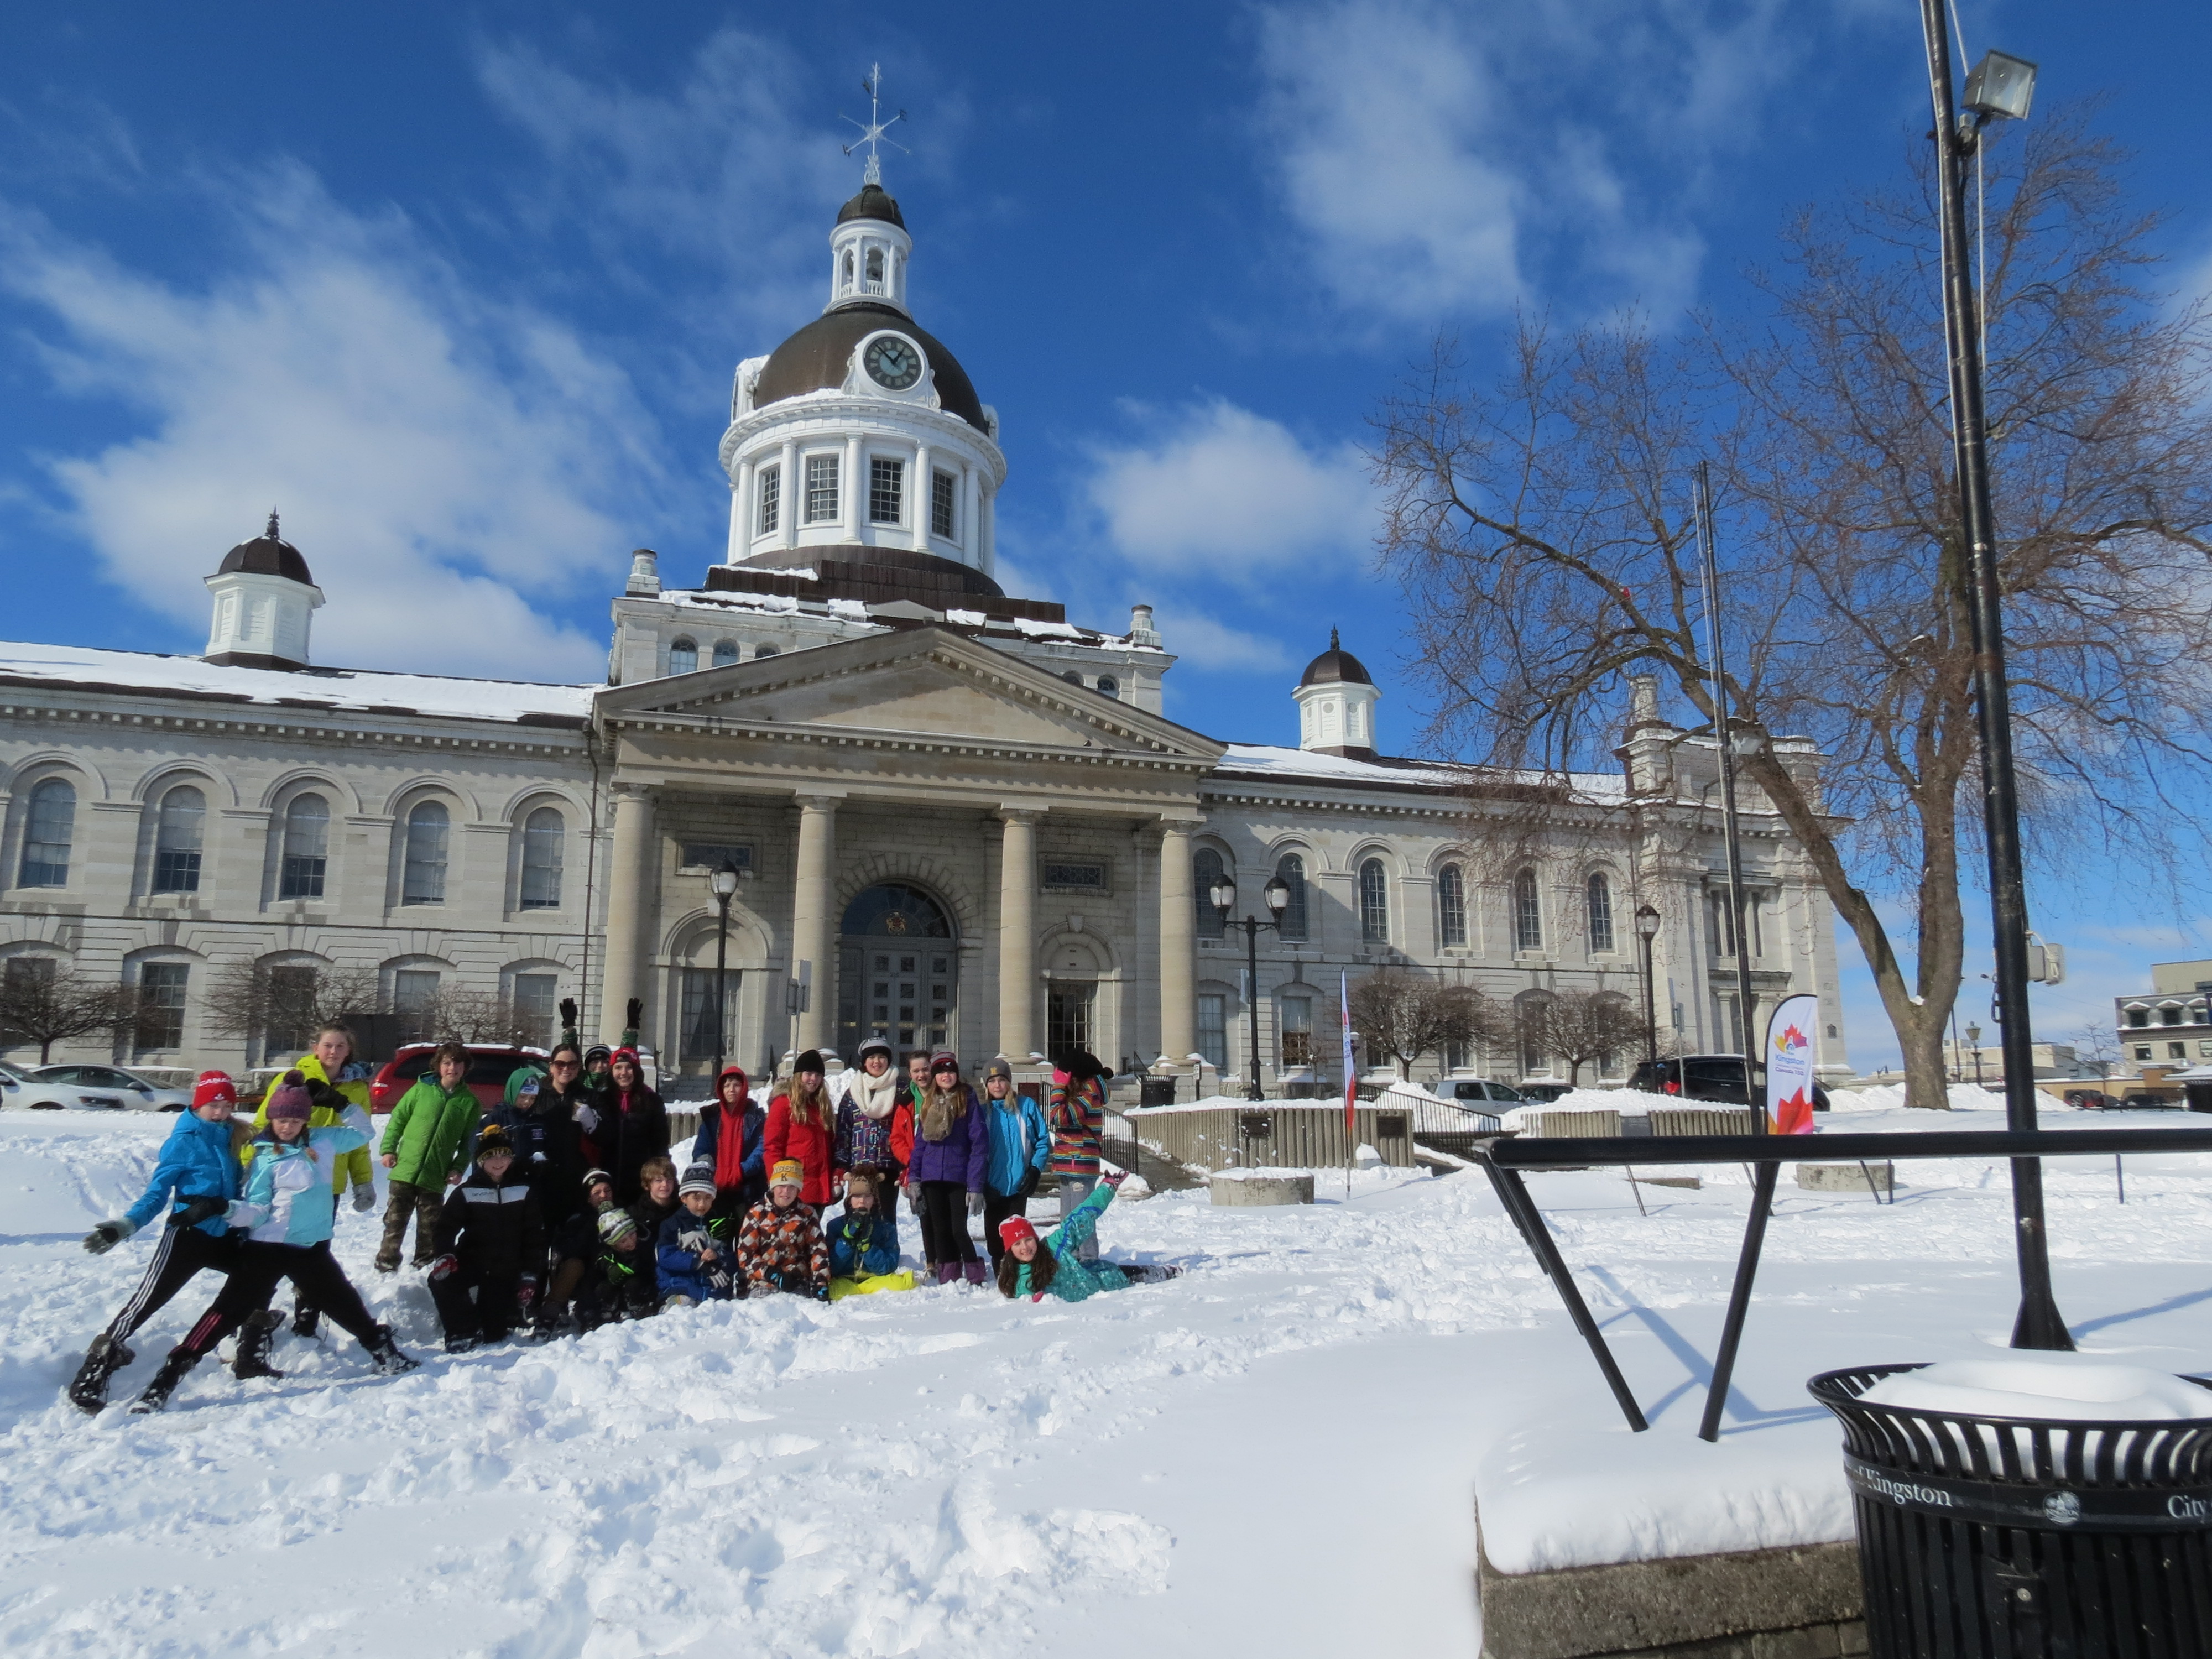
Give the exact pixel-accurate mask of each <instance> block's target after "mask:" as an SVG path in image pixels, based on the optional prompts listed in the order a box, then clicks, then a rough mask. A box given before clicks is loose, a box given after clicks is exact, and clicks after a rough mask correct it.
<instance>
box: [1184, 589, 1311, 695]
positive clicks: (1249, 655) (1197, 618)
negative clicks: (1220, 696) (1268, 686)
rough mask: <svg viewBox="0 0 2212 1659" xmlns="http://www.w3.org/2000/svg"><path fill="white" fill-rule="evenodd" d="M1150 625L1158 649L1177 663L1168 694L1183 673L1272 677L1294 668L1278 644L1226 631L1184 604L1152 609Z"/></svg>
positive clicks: (1287, 655) (1230, 629) (1288, 651)
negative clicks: (1173, 656) (1163, 650)
mask: <svg viewBox="0 0 2212 1659" xmlns="http://www.w3.org/2000/svg"><path fill="white" fill-rule="evenodd" d="M1152 625H1153V626H1154V627H1155V628H1157V629H1158V630H1159V635H1160V644H1161V646H1162V647H1163V648H1164V649H1165V650H1168V651H1170V652H1172V653H1174V654H1175V656H1176V659H1178V666H1177V668H1176V671H1175V672H1174V673H1171V674H1170V675H1169V677H1168V688H1169V690H1170V693H1171V694H1172V693H1173V692H1174V691H1175V690H1176V676H1177V675H1180V674H1182V673H1184V672H1185V671H1194V672H1197V673H1201V674H1231V673H1233V674H1273V673H1279V672H1281V673H1287V672H1288V671H1290V670H1291V668H1292V667H1293V666H1294V665H1295V662H1296V659H1293V658H1292V657H1291V653H1290V650H1289V648H1288V647H1285V645H1284V643H1283V642H1282V641H1280V640H1271V639H1269V638H1267V636H1266V635H1260V634H1247V633H1244V632H1243V631H1242V630H1240V629H1234V628H1231V627H1228V626H1226V625H1225V624H1224V623H1219V622H1217V621H1216V620H1214V618H1212V617H1209V616H1207V615H1206V613H1205V612H1204V611H1200V609H1198V608H1197V607H1196V606H1194V605H1189V604H1187V603H1182V604H1176V603H1171V604H1168V605H1154V606H1153V607H1152ZM1308 654H1309V655H1310V654H1311V653H1308Z"/></svg>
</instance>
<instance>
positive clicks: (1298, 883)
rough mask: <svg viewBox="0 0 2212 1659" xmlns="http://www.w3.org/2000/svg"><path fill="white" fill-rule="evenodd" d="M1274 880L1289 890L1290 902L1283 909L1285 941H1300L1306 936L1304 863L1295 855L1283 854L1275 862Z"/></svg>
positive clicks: (1283, 935)
mask: <svg viewBox="0 0 2212 1659" xmlns="http://www.w3.org/2000/svg"><path fill="white" fill-rule="evenodd" d="M1275 878H1276V879H1277V880H1279V881H1280V882H1281V883H1282V884H1283V885H1284V886H1285V887H1287V888H1289V889H1290V890H1291V902H1289V903H1288V904H1285V906H1284V907H1283V931H1282V937H1283V938H1285V939H1304V937H1305V936H1306V861H1305V860H1304V859H1302V858H1300V857H1299V856H1298V855H1297V854H1296V853H1285V854H1283V856H1282V857H1280V858H1279V859H1277V860H1275Z"/></svg>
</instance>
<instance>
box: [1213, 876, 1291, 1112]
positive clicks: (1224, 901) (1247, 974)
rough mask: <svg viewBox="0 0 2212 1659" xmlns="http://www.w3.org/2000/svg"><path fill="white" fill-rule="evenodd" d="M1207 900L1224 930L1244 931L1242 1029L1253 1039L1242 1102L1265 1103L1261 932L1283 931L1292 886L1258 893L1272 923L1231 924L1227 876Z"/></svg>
mask: <svg viewBox="0 0 2212 1659" xmlns="http://www.w3.org/2000/svg"><path fill="white" fill-rule="evenodd" d="M1260 896H1261V897H1262V898H1264V899H1266V900H1267V908H1268V909H1269V910H1270V911H1271V912H1273V915H1274V918H1275V919H1274V920H1273V921H1258V920H1256V919H1255V918H1254V917H1251V916H1247V917H1245V918H1244V920H1243V921H1231V919H1230V915H1229V913H1230V911H1231V909H1233V908H1235V907H1236V903H1237V884H1236V883H1235V882H1233V881H1231V880H1230V879H1229V878H1227V877H1226V876H1224V877H1223V878H1221V879H1220V880H1219V881H1217V882H1215V883H1214V884H1213V885H1212V887H1210V888H1208V889H1207V890H1206V897H1207V898H1208V899H1210V900H1212V903H1213V908H1215V909H1216V910H1218V911H1219V912H1220V914H1221V921H1222V925H1223V926H1224V927H1242V928H1243V930H1244V986H1245V991H1244V1029H1245V1030H1246V1031H1247V1032H1248V1033H1249V1036H1251V1039H1252V1064H1251V1068H1250V1070H1251V1074H1250V1076H1249V1077H1248V1078H1247V1079H1245V1082H1244V1098H1245V1099H1247V1100H1265V1099H1266V1098H1267V1096H1266V1095H1265V1094H1263V1093H1262V1092H1261V1089H1260V930H1261V928H1263V927H1264V928H1267V929H1268V930H1269V931H1271V932H1274V933H1280V932H1281V931H1282V927H1283V912H1284V911H1285V910H1287V909H1288V908H1290V905H1291V884H1290V883H1288V882H1286V881H1285V880H1284V879H1283V878H1281V877H1280V876H1277V877H1276V878H1274V879H1273V880H1272V881H1270V882H1269V883H1268V884H1267V886H1265V887H1264V888H1262V889H1261V892H1260Z"/></svg>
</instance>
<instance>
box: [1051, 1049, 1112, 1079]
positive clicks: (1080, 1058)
mask: <svg viewBox="0 0 2212 1659" xmlns="http://www.w3.org/2000/svg"><path fill="white" fill-rule="evenodd" d="M1060 1069H1061V1070H1063V1071H1065V1072H1066V1073H1067V1074H1068V1076H1069V1077H1071V1078H1073V1079H1075V1081H1077V1082H1078V1083H1080V1082H1082V1081H1083V1080H1084V1079H1086V1078H1094V1077H1111V1076H1113V1075H1114V1073H1113V1072H1112V1071H1111V1070H1110V1069H1109V1067H1108V1066H1106V1065H1105V1064H1104V1063H1103V1061H1101V1060H1099V1058H1098V1056H1097V1055H1096V1054H1089V1053H1086V1052H1085V1050H1083V1049H1081V1048H1078V1049H1077V1050H1075V1052H1074V1053H1073V1054H1069V1055H1067V1056H1066V1058H1065V1059H1063V1060H1061V1061H1060Z"/></svg>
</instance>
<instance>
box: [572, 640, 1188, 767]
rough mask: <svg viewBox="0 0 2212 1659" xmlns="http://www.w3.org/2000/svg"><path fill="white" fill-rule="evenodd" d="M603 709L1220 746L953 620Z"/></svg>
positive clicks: (1066, 743)
mask: <svg viewBox="0 0 2212 1659" xmlns="http://www.w3.org/2000/svg"><path fill="white" fill-rule="evenodd" d="M597 702H598V707H599V710H600V712H601V714H602V715H603V717H606V718H611V719H616V720H620V719H622V718H623V717H625V716H628V717H632V718H635V717H639V716H653V715H659V716H662V717H665V720H667V721H669V722H671V723H672V722H678V721H690V720H697V721H699V722H700V723H701V724H702V726H703V725H711V726H718V727H721V728H724V729H727V728H729V727H731V726H773V727H775V728H777V729H780V730H783V731H793V730H808V731H817V732H843V733H850V734H852V735H855V736H858V735H862V734H866V735H884V736H894V737H904V738H923V739H935V740H949V741H957V742H963V743H977V744H984V745H986V746H988V747H992V748H1003V749H1006V750H1029V751H1037V750H1045V751H1052V750H1060V751H1066V750H1099V749H1107V750H1124V751H1134V752H1141V753H1146V754H1149V755H1152V756H1156V757H1160V758H1167V759H1175V758H1182V759H1188V760H1189V761H1191V762H1194V763H1198V764H1201V765H1206V766H1210V765H1212V763H1214V761H1215V760H1217V759H1218V757H1219V755H1220V753H1221V752H1222V745H1221V744H1218V743H1216V742H1214V741H1213V740H1212V739H1211V738H1206V737H1204V736H1202V735H1200V733H1198V732H1193V731H1190V730H1189V729H1188V728H1187V727H1184V726H1177V725H1176V724H1175V723H1174V722H1173V721H1171V720H1164V719H1162V718H1161V717H1160V716H1158V715H1157V714H1146V713H1145V712H1144V711H1143V710H1141V709H1138V708H1132V707H1130V706H1129V705H1128V704H1127V703H1124V702H1117V701H1115V699H1113V698H1110V697H1106V696H1100V695H1099V694H1098V693H1097V692H1094V691H1091V690H1085V688H1083V687H1081V686H1079V685H1074V684H1069V683H1068V682H1067V681H1066V680H1062V679H1060V678H1057V677H1056V676H1054V675H1053V674H1051V673H1049V672H1048V671H1045V670H1043V669H1041V668H1038V667H1036V665H1033V664H1030V663H1026V662H1024V661H1022V660H1021V659H1019V658H1017V657H1013V656H1010V655H1008V654H1007V653H1005V652H1003V651H998V650H994V649H993V648H992V647H989V646H987V645H984V644H982V643H981V642H980V641H975V640H971V639H969V638H966V637H965V636H963V635H958V634H955V633H952V632H951V631H949V630H946V629H935V628H925V629H902V630H901V631H900V632H899V633H897V634H895V635H890V636H887V637H881V638H873V639H866V640H853V641H845V642H843V643H841V644H837V645H825V646H815V647H809V648H808V649H806V650H804V651H793V652H788V653H785V654H783V655H781V656H779V657H771V658H763V659H754V660H753V661H750V662H744V663H733V664H730V665H727V666H725V667H721V668H712V669H705V670H702V671H698V672H696V673H691V674H685V675H681V676H678V677H673V678H667V679H658V680H649V681H647V682H645V683H644V684H641V685H635V686H623V687H617V688H614V689H612V690H608V691H605V692H602V693H600V694H599V698H598V699H597Z"/></svg>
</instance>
